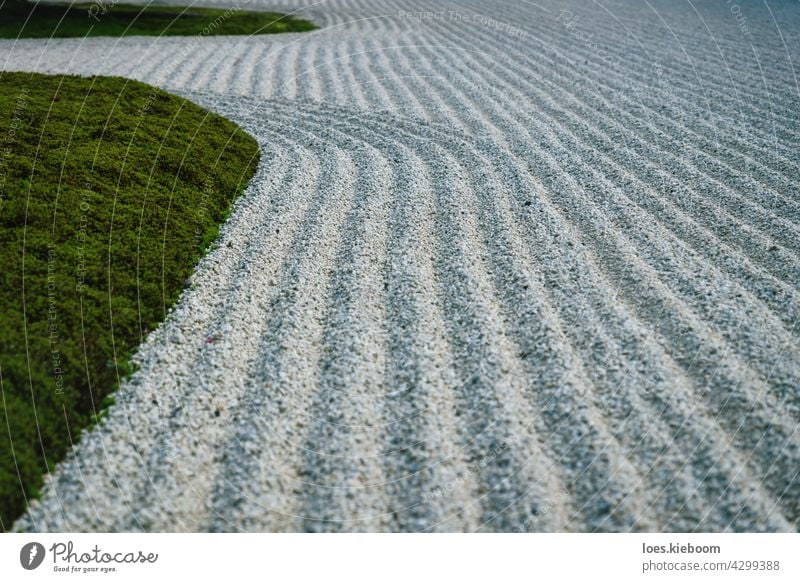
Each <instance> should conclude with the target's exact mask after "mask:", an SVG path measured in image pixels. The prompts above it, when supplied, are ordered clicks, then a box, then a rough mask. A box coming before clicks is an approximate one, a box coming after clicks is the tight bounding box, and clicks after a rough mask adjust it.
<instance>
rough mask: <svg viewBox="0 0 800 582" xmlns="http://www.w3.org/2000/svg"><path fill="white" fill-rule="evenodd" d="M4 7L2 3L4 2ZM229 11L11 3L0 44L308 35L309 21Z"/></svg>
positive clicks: (2, 15)
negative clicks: (81, 39) (12, 40)
mask: <svg viewBox="0 0 800 582" xmlns="http://www.w3.org/2000/svg"><path fill="white" fill-rule="evenodd" d="M0 3H2V2H0ZM247 4H248V3H247V2H246V1H243V2H241V3H240V4H238V5H236V6H231V7H229V8H198V7H194V6H192V7H187V6H165V5H159V4H157V5H149V6H144V5H138V6H137V5H132V4H118V3H116V2H115V0H95V1H94V2H86V3H81V4H72V5H69V4H49V3H48V4H32V3H30V2H27V1H24V0H5V3H4V4H3V6H2V8H0V38H73V37H86V36H112V37H118V36H196V37H205V36H218V35H250V34H275V33H282V32H306V31H309V30H315V29H316V28H317V27H316V25H314V24H313V23H312V22H309V21H308V20H303V19H301V18H295V17H294V16H292V15H287V14H278V13H275V12H261V11H254V10H244V9H243V7H244V8H246V7H247Z"/></svg>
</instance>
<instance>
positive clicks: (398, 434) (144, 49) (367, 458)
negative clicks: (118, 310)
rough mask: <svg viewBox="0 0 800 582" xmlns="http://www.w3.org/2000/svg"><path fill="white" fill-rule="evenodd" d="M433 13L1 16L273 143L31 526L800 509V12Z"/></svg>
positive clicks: (655, 0) (526, 521) (326, 526)
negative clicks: (198, 26)
mask: <svg viewBox="0 0 800 582" xmlns="http://www.w3.org/2000/svg"><path fill="white" fill-rule="evenodd" d="M256 4H257V3H256V2H255V0H254V1H253V2H250V3H248V7H251V6H254V5H256ZM431 4H432V3H430V2H422V1H421V0H403V1H401V2H390V1H388V0H374V1H371V0H327V1H322V2H318V3H316V4H314V5H313V6H309V7H307V8H305V9H303V10H302V11H300V14H301V15H303V16H307V17H309V18H312V19H314V20H315V21H316V22H318V23H319V24H321V25H322V28H321V30H319V31H316V32H312V33H307V34H291V35H278V36H260V37H253V38H239V37H197V38H176V37H172V38H156V39H154V38H142V37H139V38H137V37H132V38H124V39H111V38H90V39H64V40H51V41H42V40H21V41H0V62H2V67H3V68H4V69H5V70H19V69H22V70H35V71H42V72H58V73H64V72H70V73H81V74H115V75H124V76H128V77H132V78H136V79H140V80H143V81H145V82H148V83H152V84H155V85H158V86H160V87H163V88H165V89H167V90H170V91H173V92H176V93H178V94H181V95H184V96H186V97H188V98H189V99H192V100H193V101H195V102H197V103H199V104H201V105H203V106H206V107H208V108H210V109H212V110H214V111H217V112H219V113H221V114H223V115H225V116H227V117H229V118H230V119H233V120H234V121H236V122H237V123H239V124H241V125H242V126H243V127H244V128H245V129H246V130H247V131H249V132H250V133H252V134H253V135H254V136H255V137H256V138H257V139H258V140H259V142H260V144H261V146H262V150H263V157H262V163H261V166H260V168H259V170H258V173H257V175H256V177H255V178H254V180H253V182H252V184H251V185H250V187H249V188H248V190H247V191H246V193H245V194H244V195H243V196H242V197H241V198H240V199H239V200H238V202H237V203H236V205H235V209H234V212H233V214H232V216H231V218H230V220H229V221H228V222H227V224H226V225H225V226H224V227H223V229H222V233H221V236H220V239H219V241H218V245H217V246H216V247H215V248H214V249H213V250H212V252H210V253H209V254H208V255H207V256H206V258H205V259H203V261H202V262H201V264H200V265H199V267H198V269H197V271H196V272H195V274H194V275H193V277H192V279H191V284H190V286H189V288H188V289H187V290H186V291H185V293H184V294H183V296H182V298H181V300H180V302H179V303H178V305H177V306H176V308H175V309H174V310H173V311H172V312H171V313H170V315H169V317H168V319H167V321H166V322H165V323H164V324H163V325H162V326H161V327H160V328H159V329H158V330H156V331H154V332H153V333H151V334H150V336H149V337H148V338H147V340H146V342H145V343H144V345H143V346H142V347H141V349H140V350H139V352H138V354H137V355H136V361H137V363H138V365H139V366H140V368H139V370H138V371H137V372H136V373H135V374H134V375H133V376H132V377H131V378H130V380H128V381H126V382H125V383H124V385H123V386H122V387H121V388H120V390H119V393H118V395H117V402H116V404H115V405H114V406H113V407H112V408H111V409H110V410H109V413H108V417H107V418H106V420H105V421H104V422H103V424H102V425H101V426H100V427H99V428H96V429H94V430H93V431H91V432H87V433H85V434H84V435H83V436H82V437H81V439H80V442H79V443H78V444H77V445H76V446H75V449H74V451H73V453H72V454H71V455H70V456H69V458H68V459H67V460H65V461H64V462H63V463H61V464H60V465H59V467H58V468H57V469H56V470H55V471H54V473H53V474H52V475H50V476H49V477H48V479H47V485H46V488H45V490H44V494H43V495H42V497H41V499H39V500H36V501H34V502H33V503H32V504H31V507H30V510H29V511H28V513H27V514H26V515H25V516H23V517H22V518H21V519H20V520H19V521H18V522H17V524H16V528H17V529H18V530H24V531H34V530H38V531H54V530H67V531H141V530H145V531H209V530H210V531H452V530H456V531H462V530H464V531H475V530H491V531H495V530H499V531H562V530H566V531H695V530H697V531H728V530H733V531H793V530H797V527H798V519H799V518H800V475H799V473H800V448H798V447H800V434H799V433H798V422H799V421H800V330H798V326H797V322H798V317H799V316H800V295H798V291H800V195H798V186H800V149H798V143H800V123H799V121H800V83H798V77H797V73H796V71H795V69H794V67H793V62H797V59H798V55H799V54H800V44H799V43H798V41H799V40H800V36H799V35H798V31H800V5H798V4H797V3H796V2H788V1H781V0H770V2H767V3H763V4H761V5H758V4H756V3H741V4H742V6H741V7H740V8H741V9H740V11H739V12H736V11H734V10H732V8H731V3H725V2H704V3H680V2H675V1H674V0H648V1H641V2H640V1H638V0H609V1H607V2H603V3H594V4H589V3H584V2H577V1H576V0H566V1H559V2H555V1H554V0H541V1H540V2H537V3H533V2H514V1H511V0H508V1H507V2H502V1H500V0H480V1H479V0H458V1H452V2H440V3H436V6H435V8H433V7H431ZM263 6H265V7H270V8H278V9H282V10H291V9H293V8H296V5H295V4H294V3H290V2H286V1H284V0H280V1H276V2H271V3H269V5H267V4H263Z"/></svg>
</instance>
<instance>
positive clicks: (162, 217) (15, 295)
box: [0, 73, 259, 531]
mask: <svg viewBox="0 0 800 582" xmlns="http://www.w3.org/2000/svg"><path fill="white" fill-rule="evenodd" d="M258 161H259V148H258V145H257V143H256V141H255V140H254V139H253V138H252V137H250V136H249V135H248V134H246V133H245V132H244V131H242V130H241V129H240V128H239V127H238V126H237V125H235V124H234V123H232V122H231V121H228V120H227V119H224V118H222V117H220V116H219V115H215V114H213V113H210V112H209V111H206V110H205V109H203V108H201V107H199V106H197V105H195V104H193V103H191V102H189V101H187V100H185V99H182V98H180V97H177V96H174V95H170V94H168V93H166V92H164V91H162V90H160V89H157V88H154V87H151V86H149V85H145V84H144V83H139V82H136V81H131V80H127V79H122V78H115V77H91V78H86V77H72V76H66V77H62V76H45V75H37V74H29V73H0V278H2V284H0V304H2V306H3V309H2V311H0V392H1V394H0V396H1V398H0V429H1V432H0V528H2V529H3V530H6V531H7V530H9V529H10V528H11V526H12V522H13V520H14V519H15V518H16V517H18V516H19V515H20V514H21V513H22V512H23V511H24V509H25V507H26V502H29V501H30V499H31V498H34V497H35V496H36V495H37V494H38V491H39V488H40V487H41V485H42V482H43V474H44V473H46V472H47V471H49V470H50V469H52V468H53V467H54V465H55V463H57V462H58V461H59V460H61V459H62V458H63V457H64V455H65V454H66V453H67V452H68V450H69V449H70V447H71V444H72V442H73V441H75V440H77V439H78V437H79V435H80V433H81V430H82V429H84V428H86V427H89V426H91V425H92V423H93V422H95V421H96V420H97V419H98V417H99V415H101V414H102V410H103V408H104V406H105V405H107V404H108V402H109V398H110V397H112V394H113V392H114V390H115V389H116V387H117V386H118V385H119V382H120V379H122V378H124V377H126V376H127V375H128V374H129V372H130V364H129V359H130V356H131V355H132V354H133V352H134V351H135V349H136V348H137V346H138V345H139V344H140V343H141V342H142V340H143V338H144V336H145V334H147V333H148V331H149V330H152V329H154V328H155V327H156V326H157V325H158V324H159V323H160V322H161V321H163V320H164V318H165V317H166V314H167V311H168V309H169V308H170V306H172V305H173V304H174V303H175V302H176V300H177V299H178V297H179V296H180V294H181V292H182V290H183V289H184V287H185V285H186V281H187V278H188V277H189V276H190V275H191V273H192V271H193V268H194V267H195V265H196V263H197V262H198V260H199V259H200V257H201V256H202V255H203V254H204V252H205V251H206V250H207V249H208V247H209V245H210V244H211V243H212V242H213V241H214V240H215V239H216V237H217V234H218V227H219V225H220V224H221V223H222V222H223V221H224V220H225V219H226V217H227V216H228V213H229V211H230V208H231V204H232V203H233V201H234V199H235V198H236V197H237V196H238V195H239V194H240V193H241V192H242V191H243V190H244V188H245V187H246V186H247V184H248V182H249V181H250V179H251V178H252V176H253V175H254V173H255V170H256V167H257V165H258Z"/></svg>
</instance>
